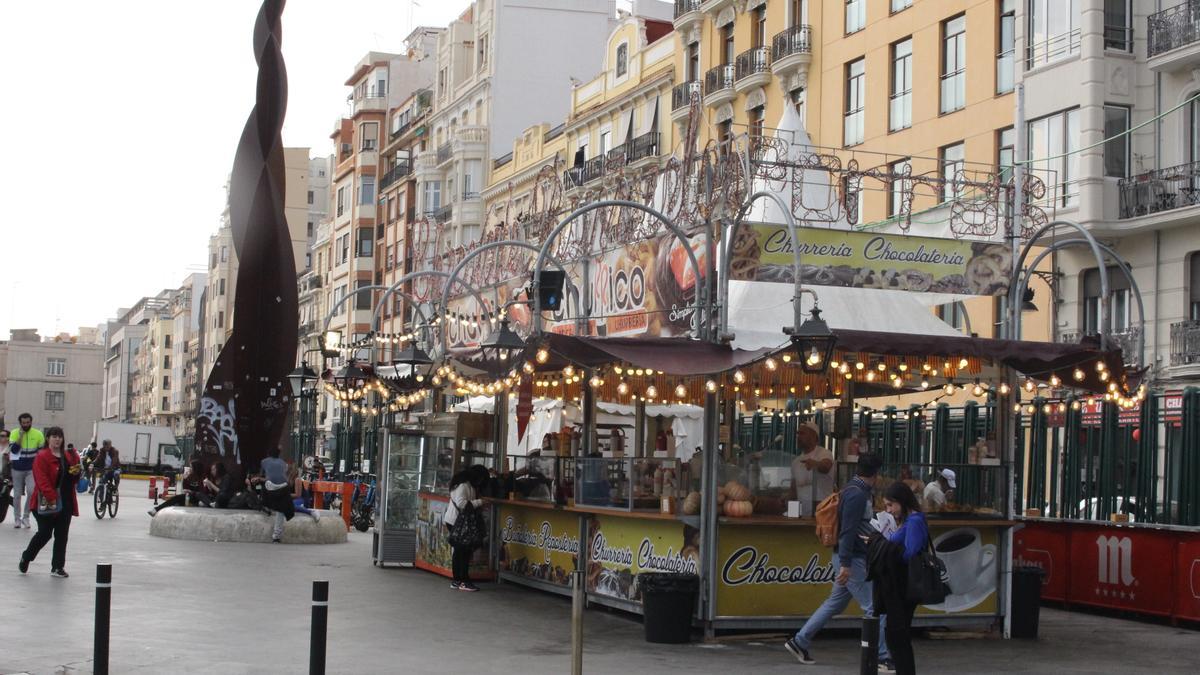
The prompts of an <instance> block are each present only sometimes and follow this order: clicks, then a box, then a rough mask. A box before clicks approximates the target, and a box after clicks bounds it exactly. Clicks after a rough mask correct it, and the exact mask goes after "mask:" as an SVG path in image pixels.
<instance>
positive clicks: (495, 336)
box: [479, 317, 525, 372]
mask: <svg viewBox="0 0 1200 675" xmlns="http://www.w3.org/2000/svg"><path fill="white" fill-rule="evenodd" d="M523 349H525V341H524V340H522V339H521V336H520V335H517V333H516V331H514V330H513V329H511V328H509V327H508V317H505V318H503V319H500V326H499V327H498V328H497V329H496V330H494V331H492V333H491V334H490V335H488V336H487V337H486V338H484V340H483V342H480V343H479V351H480V352H481V353H482V354H483V357H484V359H485V362H487V365H488V366H493V365H494V366H496V369H497V370H498V371H500V372H503V371H504V370H506V369H507V368H508V366H509V363H508V361H509V357H511V356H512V355H513V354H515V353H517V352H519V351H521V350H523ZM489 370H491V368H490V367H489Z"/></svg>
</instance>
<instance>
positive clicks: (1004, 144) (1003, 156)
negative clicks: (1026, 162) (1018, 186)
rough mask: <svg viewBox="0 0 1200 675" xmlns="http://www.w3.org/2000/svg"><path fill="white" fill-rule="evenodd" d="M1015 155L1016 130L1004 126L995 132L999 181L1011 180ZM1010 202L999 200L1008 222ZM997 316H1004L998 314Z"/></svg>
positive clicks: (1004, 183)
mask: <svg viewBox="0 0 1200 675" xmlns="http://www.w3.org/2000/svg"><path fill="white" fill-rule="evenodd" d="M1016 157H1017V130H1016V129H1015V128H1014V127H1005V128H1003V129H1001V130H999V131H997V132H996V169H997V172H998V173H999V174H1000V183H1001V184H1002V185H1008V183H1009V182H1010V181H1012V173H1013V166H1015V164H1014V162H1015V161H1016ZM1002 194H1003V193H1002ZM1010 207H1011V204H1010V202H1009V200H1008V199H1007V195H1006V198H1005V199H1002V200H1001V204H1000V208H1001V209H1002V210H1003V212H1004V222H1005V223H1008V220H1009V215H1010V214H1009V211H1010ZM997 316H1005V315H1004V314H998V315H997Z"/></svg>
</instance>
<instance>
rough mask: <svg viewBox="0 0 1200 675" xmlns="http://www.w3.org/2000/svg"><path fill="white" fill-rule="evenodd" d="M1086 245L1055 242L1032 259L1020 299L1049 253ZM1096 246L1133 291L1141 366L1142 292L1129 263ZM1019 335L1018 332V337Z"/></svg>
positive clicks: (1143, 346) (1078, 241)
mask: <svg viewBox="0 0 1200 675" xmlns="http://www.w3.org/2000/svg"><path fill="white" fill-rule="evenodd" d="M1088 243H1089V242H1087V241H1086V240H1084V239H1066V240H1063V241H1056V242H1054V243H1053V244H1051V245H1050V247H1049V248H1047V249H1046V250H1044V251H1042V252H1041V253H1039V254H1038V256H1037V257H1036V258H1034V259H1033V262H1032V263H1030V264H1029V269H1027V270H1025V273H1024V274H1023V275H1021V287H1020V288H1019V289H1017V290H1018V291H1019V292H1020V297H1022V298H1023V297H1025V289H1026V288H1027V287H1028V286H1029V279H1030V277H1031V276H1032V275H1034V274H1036V268H1037V266H1038V265H1039V264H1041V262H1042V261H1043V260H1045V258H1046V256H1048V255H1050V254H1051V253H1054V252H1055V251H1059V250H1062V249H1064V248H1072V247H1078V246H1086V245H1087V244H1088ZM1096 244H1097V245H1099V246H1100V250H1102V251H1104V252H1105V253H1107V254H1108V256H1109V257H1110V258H1112V260H1113V262H1115V263H1116V264H1117V267H1118V268H1119V269H1120V270H1121V272H1123V273H1124V275H1125V278H1126V279H1127V280H1129V287H1130V288H1131V289H1132V290H1133V297H1134V299H1135V300H1136V301H1137V308H1138V340H1137V345H1138V351H1137V358H1138V361H1137V362H1138V363H1139V364H1141V363H1142V362H1143V357H1144V356H1145V352H1146V306H1145V304H1144V303H1143V302H1142V291H1141V289H1140V288H1138V283H1137V280H1136V279H1134V278H1133V270H1132V268H1130V266H1129V263H1128V262H1126V260H1125V259H1124V258H1122V257H1121V256H1120V255H1117V252H1116V251H1114V250H1113V249H1112V247H1111V246H1109V245H1107V244H1104V243H1102V242H1096ZM1104 267H1106V265H1105V264H1104V263H1103V262H1101V263H1100V269H1104ZM1107 301H1108V296H1107V294H1106V295H1105V302H1107ZM1020 327H1021V326H1020V321H1018V323H1017V328H1018V330H1019V329H1020ZM1019 334H1020V333H1019V332H1018V335H1019Z"/></svg>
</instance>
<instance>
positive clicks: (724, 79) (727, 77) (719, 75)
mask: <svg viewBox="0 0 1200 675" xmlns="http://www.w3.org/2000/svg"><path fill="white" fill-rule="evenodd" d="M736 80H737V77H736V71H735V70H734V64H732V63H728V64H725V65H722V66H716V67H715V68H709V70H708V72H707V73H705V74H704V95H705V96H708V95H709V94H711V93H713V92H716V91H721V90H722V89H733V83H734V82H735V81H736Z"/></svg>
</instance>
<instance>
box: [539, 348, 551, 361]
mask: <svg viewBox="0 0 1200 675" xmlns="http://www.w3.org/2000/svg"><path fill="white" fill-rule="evenodd" d="M549 360H550V350H549V349H546V348H545V347H542V348H541V349H539V350H537V362H538V363H545V362H547V361H549Z"/></svg>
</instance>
